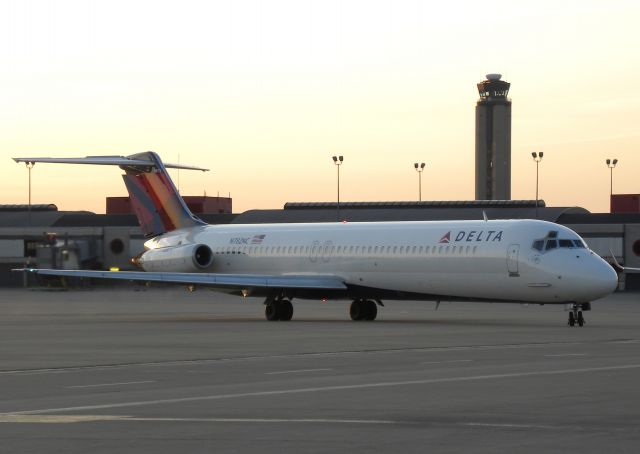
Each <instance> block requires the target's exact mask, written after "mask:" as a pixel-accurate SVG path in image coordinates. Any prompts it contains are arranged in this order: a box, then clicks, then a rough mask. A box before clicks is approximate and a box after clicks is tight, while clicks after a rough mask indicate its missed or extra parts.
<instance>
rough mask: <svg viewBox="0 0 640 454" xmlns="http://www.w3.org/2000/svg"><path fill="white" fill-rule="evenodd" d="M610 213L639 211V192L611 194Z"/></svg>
mask: <svg viewBox="0 0 640 454" xmlns="http://www.w3.org/2000/svg"><path fill="white" fill-rule="evenodd" d="M611 212H612V213H640V194H612V195H611Z"/></svg>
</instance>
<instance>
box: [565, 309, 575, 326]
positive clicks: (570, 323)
mask: <svg viewBox="0 0 640 454" xmlns="http://www.w3.org/2000/svg"><path fill="white" fill-rule="evenodd" d="M567 324H568V325H569V326H576V319H575V317H574V316H573V312H569V321H568V322H567Z"/></svg>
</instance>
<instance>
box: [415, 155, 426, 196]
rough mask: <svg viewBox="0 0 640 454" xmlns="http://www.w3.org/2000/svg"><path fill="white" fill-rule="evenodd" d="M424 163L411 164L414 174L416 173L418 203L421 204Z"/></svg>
mask: <svg viewBox="0 0 640 454" xmlns="http://www.w3.org/2000/svg"><path fill="white" fill-rule="evenodd" d="M424 166H425V163H424V162H421V163H420V164H419V165H418V163H417V162H414V163H413V167H415V169H416V172H418V202H422V172H423V171H424Z"/></svg>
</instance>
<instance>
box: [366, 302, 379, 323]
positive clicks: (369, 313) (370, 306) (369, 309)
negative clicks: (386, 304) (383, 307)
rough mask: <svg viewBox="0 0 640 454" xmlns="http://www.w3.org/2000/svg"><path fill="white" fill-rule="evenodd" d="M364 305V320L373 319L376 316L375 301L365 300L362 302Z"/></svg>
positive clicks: (376, 307)
mask: <svg viewBox="0 0 640 454" xmlns="http://www.w3.org/2000/svg"><path fill="white" fill-rule="evenodd" d="M364 303H365V305H366V315H365V317H364V319H365V320H368V321H372V320H375V319H376V317H377V316H378V306H377V304H376V302H375V301H371V300H367V301H366V302H364Z"/></svg>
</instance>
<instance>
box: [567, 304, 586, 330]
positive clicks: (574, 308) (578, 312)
mask: <svg viewBox="0 0 640 454" xmlns="http://www.w3.org/2000/svg"><path fill="white" fill-rule="evenodd" d="M590 310H591V303H573V304H571V305H570V306H569V321H567V325H569V326H576V323H577V324H578V326H584V324H585V320H584V316H583V315H582V311H590Z"/></svg>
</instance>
